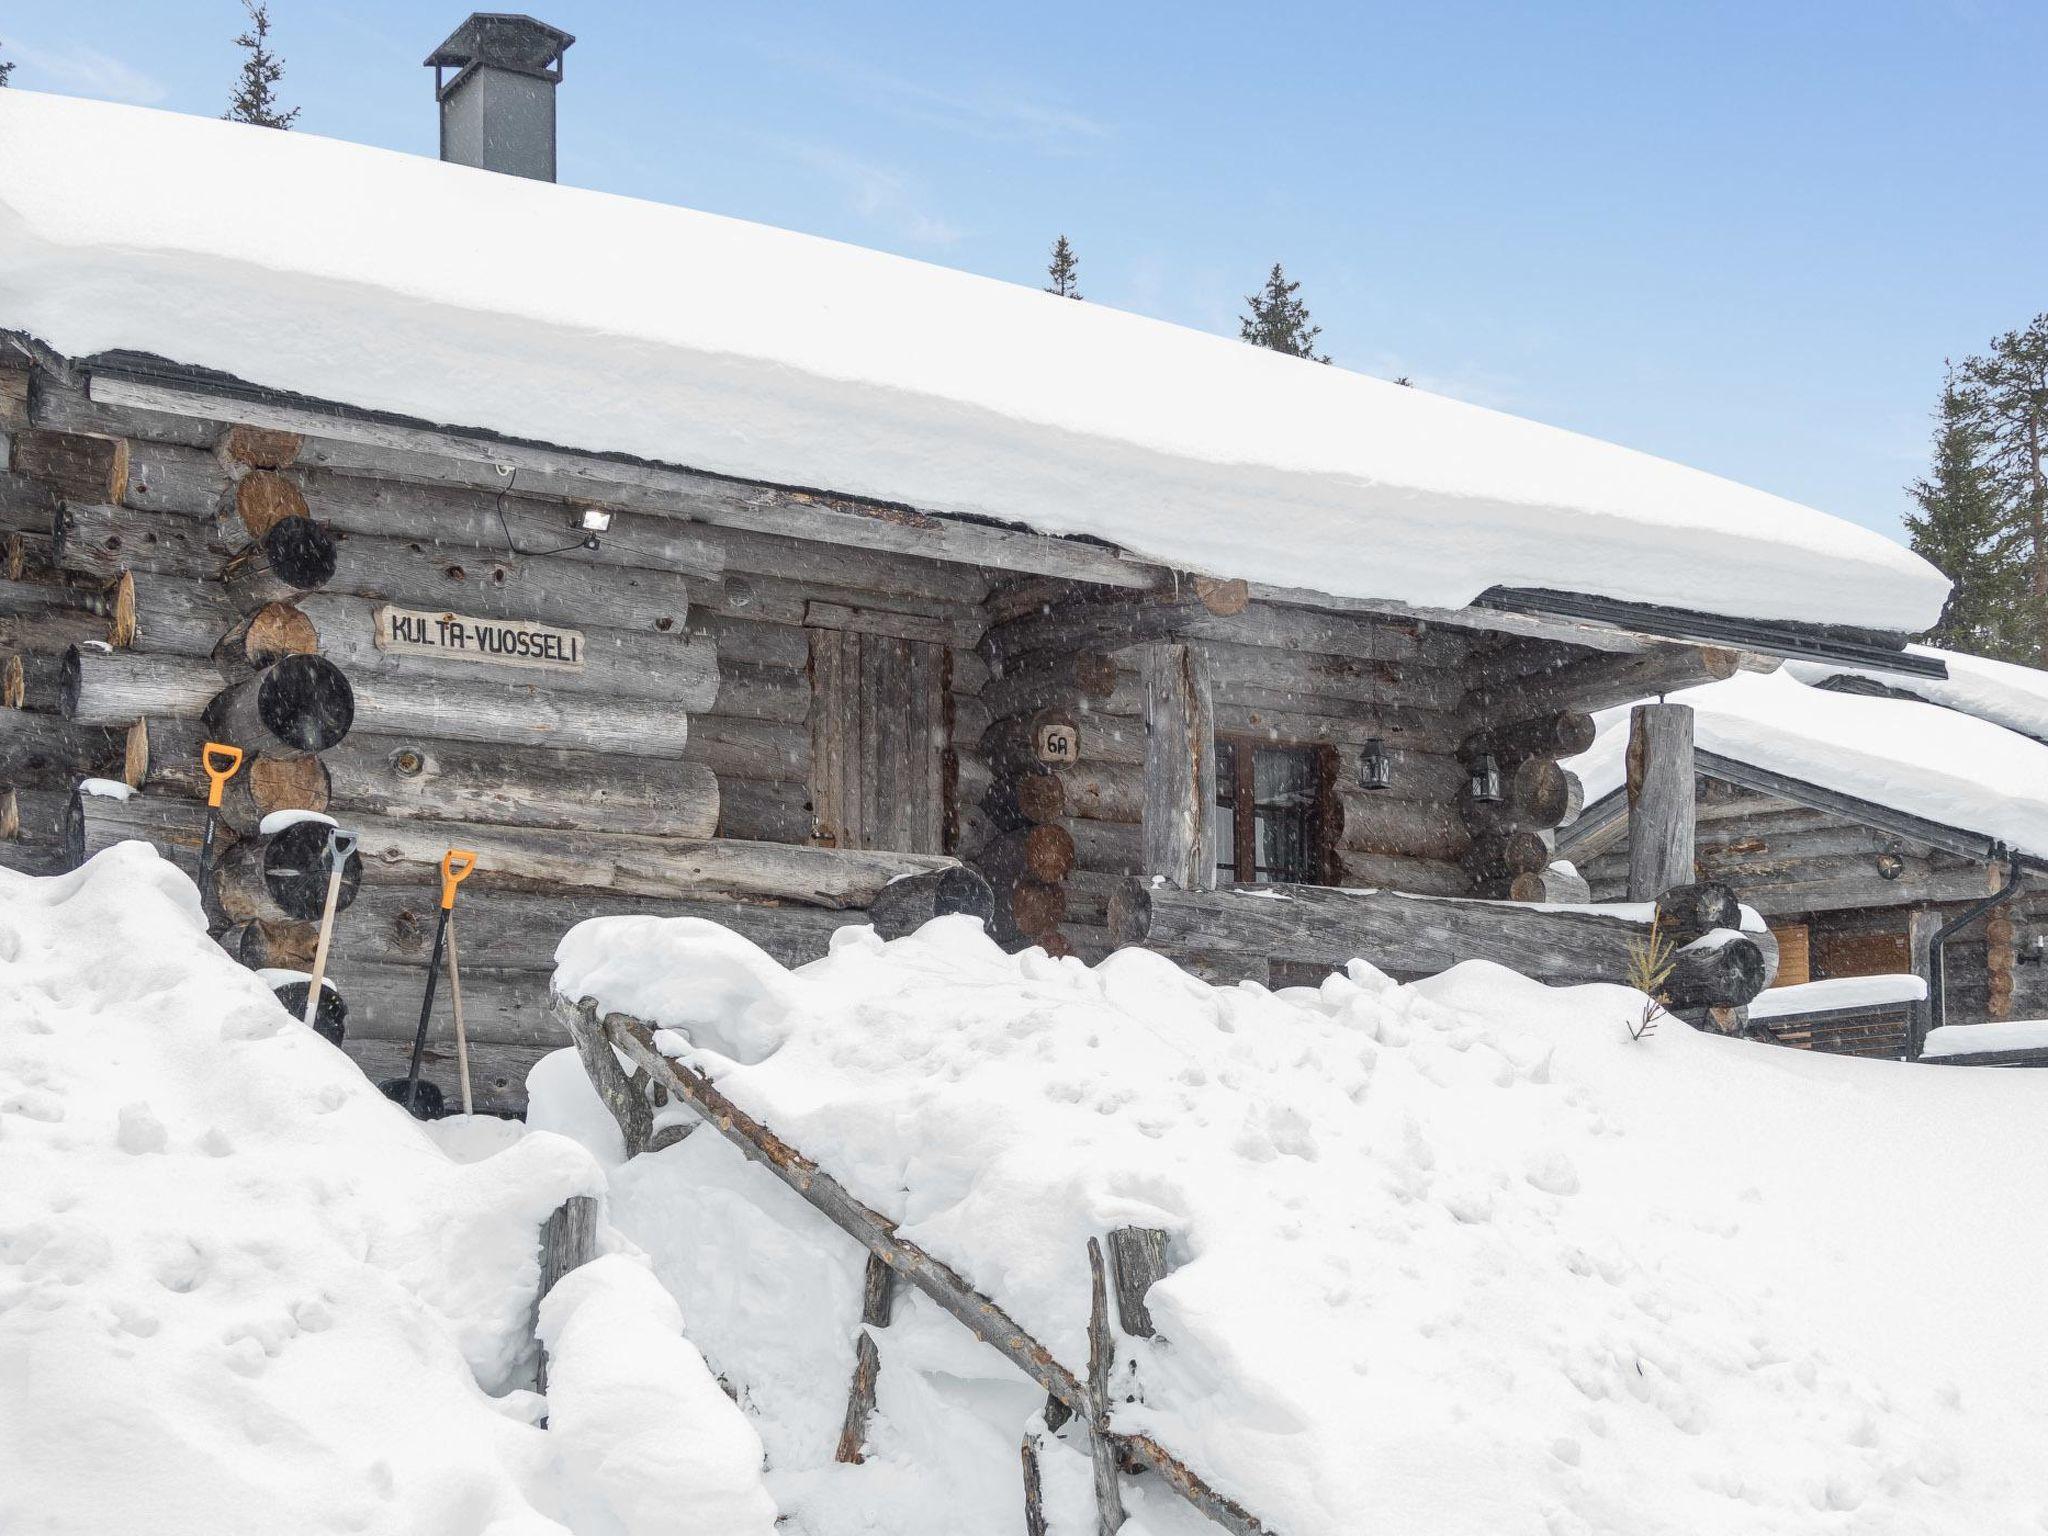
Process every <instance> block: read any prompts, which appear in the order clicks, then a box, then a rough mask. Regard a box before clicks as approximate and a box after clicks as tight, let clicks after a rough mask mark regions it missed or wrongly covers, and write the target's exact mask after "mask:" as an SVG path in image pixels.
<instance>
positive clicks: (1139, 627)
mask: <svg viewBox="0 0 2048 1536" xmlns="http://www.w3.org/2000/svg"><path fill="white" fill-rule="evenodd" d="M1152 640H1188V641H1197V640H1199V641H1211V640H1214V641H1222V642H1224V643H1226V644H1231V645H1240V646H1247V647H1252V648H1257V649H1270V650H1283V651H1298V652H1302V653H1306V654H1314V655H1328V656H1354V657H1363V658H1365V659H1367V660H1371V661H1390V662H1405V661H1423V662H1424V663H1425V664H1427V663H1428V662H1430V661H1432V660H1438V659H1440V660H1442V661H1443V662H1445V663H1447V664H1453V665H1455V664H1457V663H1458V662H1460V661H1462V658H1463V656H1464V654H1465V651H1466V645H1465V642H1463V641H1462V640H1457V639H1455V638H1454V637H1451V636H1448V635H1436V634H1432V635H1429V636H1424V635H1423V634H1421V633H1420V632H1419V630H1418V627H1417V626H1415V625H1414V624H1412V623H1400V622H1390V621H1386V620H1375V619H1369V618H1362V617H1353V616H1351V615H1346V614H1337V613H1329V612H1325V611H1321V610H1317V609H1312V608H1297V607H1290V606H1285V605H1281V604H1276V603H1264V602H1254V603H1252V604H1250V605H1249V606H1248V607H1246V608H1245V609H1244V610H1243V611H1242V612H1240V613H1236V614H1230V615H1219V614H1214V613H1211V612H1209V610H1208V609H1207V608H1205V607H1204V606H1203V605H1202V603H1201V601H1200V600H1199V599H1198V598H1197V597H1196V596H1195V594H1194V593H1193V592H1192V591H1188V590H1185V589H1183V592H1182V593H1181V594H1180V595H1179V596H1178V597H1174V596H1172V595H1169V594H1167V593H1166V592H1164V591H1160V592H1148V593H1142V594H1138V595H1136V596H1132V595H1129V594H1119V595H1118V596H1116V597H1114V598H1108V599H1104V598H1098V597H1094V596H1090V597H1085V598H1079V599H1076V600H1072V601H1069V602H1065V603H1055V604H1051V605H1049V606H1046V607H1043V608H1039V609H1037V610H1034V611H1033V612H1031V613H1029V614H1026V615H1024V616H1023V617H1021V618H1017V619H1013V620H1011V621H1009V622H1008V623H1005V624H999V625H994V626H992V627H991V628H990V629H989V631H988V633H987V634H986V635H985V636H984V637H983V638H982V641H981V645H980V647H979V649H980V651H981V654H982V658H983V659H984V660H985V661H987V662H988V663H989V664H990V665H991V666H992V667H994V668H996V669H997V671H999V672H1004V673H1007V672H1009V671H1010V670H1012V669H1013V668H1014V667H1016V666H1018V665H1020V664H1022V662H1023V659H1024V658H1025V657H1028V656H1032V655H1037V654H1042V653H1048V652H1060V651H1076V650H1100V651H1110V652H1114V651H1118V650H1122V649H1124V648H1125V647H1127V646H1132V645H1138V644H1142V643H1144V642H1147V641H1152Z"/></svg>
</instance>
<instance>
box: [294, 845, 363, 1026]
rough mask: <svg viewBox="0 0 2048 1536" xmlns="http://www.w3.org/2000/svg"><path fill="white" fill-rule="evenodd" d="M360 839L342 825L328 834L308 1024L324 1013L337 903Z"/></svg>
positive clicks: (308, 996)
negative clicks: (323, 992)
mask: <svg viewBox="0 0 2048 1536" xmlns="http://www.w3.org/2000/svg"><path fill="white" fill-rule="evenodd" d="M359 841H360V839H359V838H358V837H357V835H356V834H355V833H353V832H344V831H342V830H341V828H339V827H334V828H331V829H330V830H329V831H328V834H327V905H326V906H325V907H323V908H321V910H320V939H319V942H318V943H316V944H315V945H314V946H313V979H312V980H311V981H310V982H308V983H307V984H306V1028H308V1029H311V1028H312V1027H313V1020H314V1019H315V1018H317V1017H318V1016H319V1013H320V989H321V987H322V986H324V985H325V984H326V981H327V946H328V944H329V943H331V942H332V941H333V938H334V904H335V903H336V902H337V901H339V900H340V899H341V871H342V869H343V867H344V866H345V865H347V863H348V861H349V856H350V855H351V854H353V853H354V852H355V851H356V844H357V842H359Z"/></svg>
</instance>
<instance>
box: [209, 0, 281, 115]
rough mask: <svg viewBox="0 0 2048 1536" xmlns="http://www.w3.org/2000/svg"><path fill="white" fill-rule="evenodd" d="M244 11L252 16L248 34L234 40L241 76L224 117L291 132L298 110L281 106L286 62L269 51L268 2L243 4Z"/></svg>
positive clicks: (248, 0) (256, 0)
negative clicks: (280, 87) (280, 88)
mask: <svg viewBox="0 0 2048 1536" xmlns="http://www.w3.org/2000/svg"><path fill="white" fill-rule="evenodd" d="M242 8H243V9H244V10H246V11H247V12H248V13H249V30H248V31H246V32H244V33H243V34H242V35H241V36H240V37H238V38H236V39H235V46H236V47H237V48H239V49H241V50H242V53H243V59H242V73H241V76H240V78H239V79H237V80H236V82H235V94H234V95H233V97H231V98H230V99H229V101H228V109H227V111H225V112H223V113H221V116H222V117H224V118H226V119H227V120H228V121H229V122H231V123H252V124H254V125H255V126H256V127H258V128H289V127H291V125H292V124H293V123H294V122H295V121H297V120H298V116H299V109H298V108H297V107H293V108H292V109H291V110H290V111H286V110H285V109H284V108H283V107H282V106H281V105H279V103H278V99H277V85H278V82H279V81H280V80H282V79H284V60H283V59H281V58H279V57H278V56H277V55H276V54H275V53H272V52H271V51H270V6H269V4H268V0H242Z"/></svg>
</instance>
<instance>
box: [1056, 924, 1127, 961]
mask: <svg viewBox="0 0 2048 1536" xmlns="http://www.w3.org/2000/svg"><path fill="white" fill-rule="evenodd" d="M1060 937H1061V938H1062V939H1065V940H1066V942H1067V953H1068V954H1070V955H1072V956H1073V957H1074V958H1075V959H1077V960H1079V961H1081V962H1082V963H1083V964H1084V965H1099V964H1100V963H1101V962H1102V961H1103V960H1104V959H1106V958H1107V957H1108V956H1109V955H1110V954H1112V953H1113V952H1114V951H1115V949H1116V942H1115V941H1114V940H1113V939H1111V938H1110V936H1109V930H1108V929H1107V928H1105V927H1102V926H1100V925H1099V924H1092V923H1077V922H1073V921H1071V920H1069V921H1067V922H1064V923H1061V924H1060Z"/></svg>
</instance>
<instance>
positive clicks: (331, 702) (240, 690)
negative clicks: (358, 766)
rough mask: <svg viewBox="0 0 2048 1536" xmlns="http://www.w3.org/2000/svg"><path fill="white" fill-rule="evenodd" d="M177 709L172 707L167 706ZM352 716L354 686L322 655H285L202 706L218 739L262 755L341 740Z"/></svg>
mask: <svg viewBox="0 0 2048 1536" xmlns="http://www.w3.org/2000/svg"><path fill="white" fill-rule="evenodd" d="M165 713H167V714H169V713H175V711H168V710H167V711H165ZM355 718H356V698H355V690H354V688H353V687H351V686H350V684H349V680H348V677H347V675H346V674H345V673H343V672H342V670H341V668H339V667H337V666H336V665H335V664H334V663H333V662H331V661H329V660H328V659H327V658H326V657H324V656H303V655H299V656H286V657H283V658H282V659H280V660H278V661H276V662H273V663H272V664H271V665H270V666H268V667H265V668H264V669H263V670H262V671H260V672H256V673H252V674H251V675H250V676H248V677H246V678H244V679H243V680H242V681H241V682H238V683H234V684H232V685H230V686H229V687H228V688H226V689H224V690H223V691H222V692H221V693H220V694H219V696H218V697H216V698H215V699H214V701H213V702H212V703H211V704H209V705H208V706H207V708H206V715H205V719H206V724H207V727H208V728H209V729H210V730H212V731H213V732H214V739H215V740H217V741H225V742H231V743H233V744H234V745H235V746H238V747H240V748H242V750H243V751H245V752H250V753H257V754H261V755H263V756H266V757H303V756H305V755H306V754H307V753H312V752H325V751H326V750H327V749H328V748H330V747H333V746H337V745H339V744H340V743H341V742H342V740H343V739H345V738H346V737H347V735H348V733H349V730H350V728H351V727H352V726H353V725H354V723H355Z"/></svg>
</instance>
